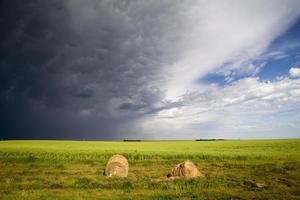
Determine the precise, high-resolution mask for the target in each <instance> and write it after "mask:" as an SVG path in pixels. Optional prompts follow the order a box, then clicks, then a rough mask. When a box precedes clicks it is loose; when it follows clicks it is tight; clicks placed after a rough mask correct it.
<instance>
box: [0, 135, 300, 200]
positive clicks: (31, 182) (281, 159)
mask: <svg viewBox="0 0 300 200" xmlns="http://www.w3.org/2000/svg"><path fill="white" fill-rule="evenodd" d="M116 153H118V154H122V155H124V156H125V157H126V158H127V159H128V161H129V175H128V177H127V178H108V177H105V176H104V175H103V171H104V169H105V164H106V162H107V160H108V159H109V157H110V156H112V155H113V154H116ZM184 160H191V161H193V162H194V163H195V164H196V165H197V166H198V168H199V170H201V172H202V173H204V174H205V178H196V179H177V180H169V179H168V178H166V175H167V174H168V172H170V170H171V168H172V167H173V166H174V165H175V164H177V163H179V162H182V161H184ZM0 180H1V181H0V199H300V140H299V139H295V140H248V141H153V142H152V141H143V142H86V141H84V142H80V141H1V142H0ZM256 184H257V185H256Z"/></svg>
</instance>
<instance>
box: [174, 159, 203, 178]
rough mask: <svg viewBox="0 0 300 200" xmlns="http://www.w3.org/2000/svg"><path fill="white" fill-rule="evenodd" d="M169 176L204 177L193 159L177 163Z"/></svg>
mask: <svg viewBox="0 0 300 200" xmlns="http://www.w3.org/2000/svg"><path fill="white" fill-rule="evenodd" d="M168 177H169V178H196V177H204V175H203V174H202V173H201V172H200V171H199V170H198V168H197V167H196V165H195V164H194V163H193V162H192V161H189V160H187V161H184V162H182V163H180V164H178V165H176V166H175V167H174V168H173V169H172V172H171V173H170V174H168Z"/></svg>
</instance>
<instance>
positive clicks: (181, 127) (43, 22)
mask: <svg viewBox="0 0 300 200" xmlns="http://www.w3.org/2000/svg"><path fill="white" fill-rule="evenodd" d="M0 5H1V7H0V9H1V10H0V30H1V32H0V81H1V82H0V109H1V125H0V136H1V137H3V138H48V139H53V138H55V139H131V138H142V139H153V138H154V139H159V138H170V139H175V138H201V137H220V138H265V137H267V138H270V137H300V125H299V118H300V111H299V109H300V80H299V79H298V78H299V76H300V75H299V74H300V69H299V68H298V67H297V66H290V67H291V69H290V74H288V75H284V76H281V77H278V78H277V79H276V80H274V81H269V82H268V81H263V80H260V79H259V77H257V73H258V72H259V71H260V70H261V68H263V67H264V64H263V63H260V64H255V63H256V62H255V61H257V60H258V59H262V58H267V57H272V56H273V57H275V56H280V55H281V54H278V53H274V52H273V54H267V52H266V51H267V49H268V47H269V45H270V44H271V42H272V41H274V39H276V38H277V37H279V36H280V35H282V34H283V33H284V32H285V31H286V30H287V29H288V28H289V27H290V26H291V25H292V24H293V23H294V22H295V20H297V18H298V17H299V16H300V2H299V1H297V0H295V1H293V0H284V1H283V0H282V1H279V0H276V1H263V0H257V1H253V0H251V1H250V0H249V1H188V0H184V1H174V0H162V1H133V0H132V1H125V0H124V1H114V0H107V1H98V0H70V1H61V0H57V1H30V0H29V1H26V3H25V2H24V1H8V0H7V1H1V3H0ZM281 56H282V55H281ZM208 73H217V74H222V75H224V76H225V77H226V80H227V84H226V85H224V86H220V85H217V84H205V83H202V82H201V81H197V80H199V79H201V77H204V76H205V75H207V74H208ZM239 74H243V75H244V76H245V77H244V78H242V79H239V80H236V79H235V76H236V75H239Z"/></svg>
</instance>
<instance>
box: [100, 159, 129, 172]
mask: <svg viewBox="0 0 300 200" xmlns="http://www.w3.org/2000/svg"><path fill="white" fill-rule="evenodd" d="M104 175H106V176H108V177H111V176H117V177H127V175H128V161H127V159H126V158H125V157H124V156H122V155H113V156H112V157H111V158H110V159H109V160H108V162H107V164H106V168H105V172H104Z"/></svg>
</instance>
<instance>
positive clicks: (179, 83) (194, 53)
mask: <svg viewBox="0 0 300 200" xmlns="http://www.w3.org/2000/svg"><path fill="white" fill-rule="evenodd" d="M182 5H183V6H182V7H185V9H184V8H181V12H180V13H179V15H180V16H181V18H182V22H184V25H182V26H181V30H180V31H179V32H180V35H179V36H178V37H177V38H178V40H177V41H176V43H177V44H179V45H178V47H175V48H178V51H179V52H178V60H177V61H176V62H175V63H174V64H172V65H171V66H167V67H166V74H168V77H169V79H168V81H167V83H166V86H165V87H166V89H167V97H169V98H176V97H178V96H179V95H181V94H182V93H184V92H186V91H187V90H188V89H189V88H191V87H198V86H197V85H195V84H193V83H194V81H195V80H196V79H198V78H199V77H201V76H204V75H205V74H207V73H208V72H210V73H213V72H216V71H219V72H222V73H224V74H225V75H227V76H229V77H228V78H230V74H232V73H245V74H246V75H255V74H257V73H258V72H259V70H260V69H261V67H262V66H261V65H263V63H262V64H260V65H254V64H252V61H253V60H256V59H257V58H258V57H260V56H261V55H262V54H263V53H265V51H266V50H267V47H268V45H269V44H270V43H271V42H272V41H273V40H274V39H275V38H276V37H278V36H279V35H280V34H282V33H283V32H284V31H286V29H287V28H288V27H289V26H290V25H291V23H293V22H294V20H296V19H297V17H298V16H299V14H300V12H299V10H300V3H299V1H293V0H289V1H281V0H279V1H272V2H270V1H264V0H263V1H235V0H232V1H231V0H230V1H197V2H193V3H192V7H191V5H190V4H182ZM283 5H284V6H283ZM225 63H227V65H224V64H225ZM221 66H222V67H221Z"/></svg>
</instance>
